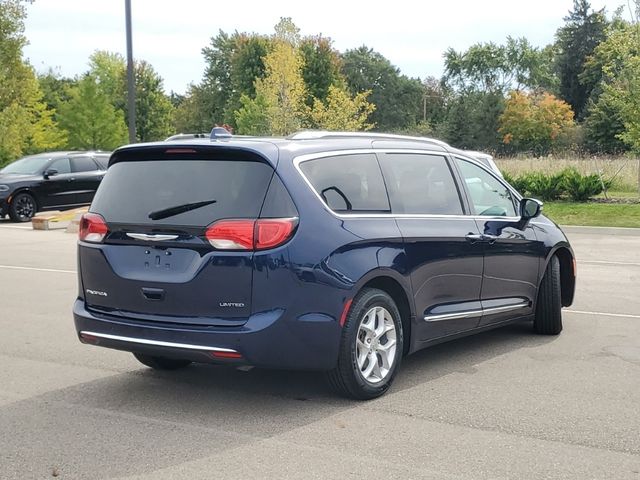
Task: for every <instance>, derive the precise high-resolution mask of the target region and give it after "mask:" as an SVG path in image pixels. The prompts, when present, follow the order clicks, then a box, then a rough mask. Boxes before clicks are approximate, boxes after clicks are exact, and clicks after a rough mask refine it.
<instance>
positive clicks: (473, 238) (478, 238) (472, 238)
mask: <svg viewBox="0 0 640 480" xmlns="http://www.w3.org/2000/svg"><path fill="white" fill-rule="evenodd" d="M464 238H466V239H467V241H468V242H470V243H472V244H473V243H478V242H482V241H484V238H483V235H480V234H476V233H467V234H466V235H465V237H464Z"/></svg>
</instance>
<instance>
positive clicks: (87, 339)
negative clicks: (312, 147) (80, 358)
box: [80, 332, 98, 344]
mask: <svg viewBox="0 0 640 480" xmlns="http://www.w3.org/2000/svg"><path fill="white" fill-rule="evenodd" d="M80 341H81V342H82V343H93V344H95V343H98V337H95V336H93V335H90V334H88V333H85V332H80Z"/></svg>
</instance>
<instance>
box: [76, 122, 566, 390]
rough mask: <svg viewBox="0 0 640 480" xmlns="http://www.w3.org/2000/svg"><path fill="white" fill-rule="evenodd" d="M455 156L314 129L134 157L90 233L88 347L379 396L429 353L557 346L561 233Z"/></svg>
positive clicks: (423, 144) (164, 363) (83, 288)
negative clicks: (285, 373) (510, 329)
mask: <svg viewBox="0 0 640 480" xmlns="http://www.w3.org/2000/svg"><path fill="white" fill-rule="evenodd" d="M458 152H459V151H458V150H455V149H451V148H449V147H448V146H446V145H445V144H442V143H441V142H437V141H431V140H428V139H412V138H406V137H397V136H386V135H374V134H351V133H324V134H322V135H318V134H317V132H312V133H311V134H310V133H306V132H303V133H301V134H296V135H293V136H291V137H289V138H286V139H276V138H240V137H230V136H218V135H217V134H216V133H215V132H212V139H211V140H209V139H189V140H184V141H178V142H164V143H151V144H140V145H130V146H126V147H122V148H120V149H118V150H117V151H115V152H114V153H113V155H112V156H111V159H110V161H109V169H108V172H107V175H106V177H105V179H104V181H103V182H102V184H101V185H100V188H99V189H98V193H97V194H96V197H95V199H94V201H93V203H92V205H91V208H90V211H89V213H88V214H86V215H85V216H84V218H83V219H82V222H81V230H80V240H79V255H78V261H79V272H80V276H79V279H80V289H79V296H78V299H77V301H76V302H75V305H74V309H73V311H74V317H75V325H76V329H77V332H78V335H79V338H80V340H81V341H82V342H84V343H89V344H93V345H99V346H103V347H109V348H115V349H119V350H125V351H130V352H133V354H134V355H135V356H136V358H137V359H138V360H140V361H141V362H142V363H143V364H145V365H148V366H150V367H152V368H156V369H174V368H179V367H184V366H186V365H188V364H189V363H191V362H203V363H224V364H230V365H253V366H258V367H268V368H286V369H308V370H322V371H326V372H327V376H328V378H329V380H330V383H331V384H332V385H333V386H334V387H335V388H336V389H337V390H338V391H340V392H342V393H343V394H345V395H348V396H351V397H354V398H359V399H368V398H373V397H376V396H379V395H381V394H383V393H384V392H385V391H386V390H387V389H388V388H389V386H390V385H391V382H392V381H393V378H394V376H395V374H396V373H397V371H398V368H399V366H400V361H401V359H402V357H403V356H404V355H407V354H410V353H413V352H416V351H417V350H420V349H422V348H424V347H427V346H430V345H434V344H436V343H440V342H443V341H446V340H450V339H454V338H457V337H460V336H463V335H468V334H471V333H475V332H480V331H483V330H487V329H490V328H494V327H498V326H501V325H505V324H507V323H511V322H514V321H520V320H521V321H531V322H532V323H533V327H534V330H535V331H536V332H538V333H541V334H549V335H556V334H558V333H560V331H561V330H562V320H561V307H562V306H569V305H571V303H572V300H573V294H574V285H575V262H574V255H573V252H572V250H571V247H570V245H569V243H568V241H567V239H566V237H565V236H564V234H563V233H562V231H561V230H560V229H559V228H558V227H557V226H556V225H555V224H554V223H553V222H551V221H550V220H548V219H547V218H545V217H544V216H542V215H540V210H541V204H540V203H539V202H538V201H536V200H531V199H522V198H521V197H520V195H519V194H518V193H517V192H516V191H514V190H513V188H511V187H510V186H509V185H508V184H507V183H506V182H505V181H504V180H503V179H502V178H500V177H499V176H498V175H497V174H495V173H494V172H492V171H491V170H490V169H489V168H487V167H486V166H484V165H483V164H481V163H479V162H477V161H476V160H474V159H473V158H471V157H467V156H464V155H463V154H461V153H458Z"/></svg>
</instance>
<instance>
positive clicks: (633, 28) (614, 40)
mask: <svg viewBox="0 0 640 480" xmlns="http://www.w3.org/2000/svg"><path fill="white" fill-rule="evenodd" d="M639 40H640V26H638V25H632V24H630V23H629V22H626V21H623V20H621V19H618V20H617V21H614V22H613V24H612V25H611V27H610V28H609V29H608V32H607V38H606V40H604V41H603V42H602V43H600V44H599V45H598V46H597V47H596V49H595V50H594V53H593V55H592V56H591V57H589V59H588V60H587V61H586V63H585V69H584V71H583V73H582V74H581V75H580V79H581V81H583V82H584V83H588V84H591V85H594V88H593V89H592V91H591V96H590V99H589V102H588V104H587V111H586V112H587V115H586V119H585V130H586V140H587V146H588V147H589V148H590V149H591V150H593V151H600V152H608V153H617V152H621V151H624V150H626V149H627V146H626V145H625V143H624V142H623V141H622V139H621V135H622V134H623V133H624V131H625V124H624V121H623V119H622V112H621V110H620V109H621V107H623V105H622V104H621V103H620V101H618V100H616V98H617V95H614V93H615V88H613V90H612V89H611V86H612V85H615V84H617V83H618V82H619V80H620V78H621V77H622V76H623V72H624V71H625V69H626V68H627V67H628V65H630V64H631V63H632V62H633V59H635V58H639V57H640V41H639ZM605 92H606V93H605Z"/></svg>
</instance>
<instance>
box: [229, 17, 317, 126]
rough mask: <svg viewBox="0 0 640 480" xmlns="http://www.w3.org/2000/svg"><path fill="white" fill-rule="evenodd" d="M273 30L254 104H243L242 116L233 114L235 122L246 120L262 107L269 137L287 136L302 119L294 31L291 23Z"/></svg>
mask: <svg viewBox="0 0 640 480" xmlns="http://www.w3.org/2000/svg"><path fill="white" fill-rule="evenodd" d="M275 30H276V35H275V36H274V40H273V43H274V45H273V48H272V50H271V51H270V52H269V53H268V54H267V56H266V57H265V58H264V64H265V77H264V78H258V79H256V83H255V88H256V98H255V99H254V100H253V102H254V103H255V104H254V105H252V104H250V103H246V102H245V104H244V106H243V109H245V112H242V109H241V110H240V111H239V112H237V113H236V121H237V120H238V118H239V117H242V116H244V118H247V115H248V111H255V110H257V109H258V107H259V104H260V103H262V104H264V105H265V106H266V112H265V114H266V118H267V119H268V124H269V131H270V132H271V134H272V135H289V134H290V133H293V132H295V131H297V130H300V129H301V128H302V126H303V125H304V119H305V117H306V111H307V108H306V104H305V99H306V94H307V93H306V87H305V84H304V79H303V78H302V67H303V65H304V59H303V58H302V55H301V53H300V50H299V49H298V48H297V43H298V41H299V39H298V33H297V32H298V31H297V27H295V25H293V24H292V22H291V19H288V18H283V19H281V20H280V22H279V23H278V24H277V25H276V28H275ZM258 102H259V103H258Z"/></svg>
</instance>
